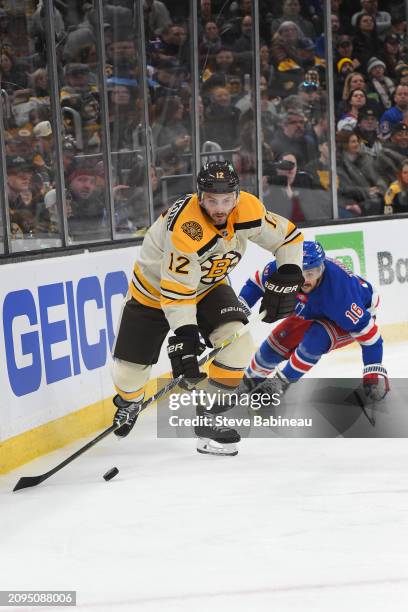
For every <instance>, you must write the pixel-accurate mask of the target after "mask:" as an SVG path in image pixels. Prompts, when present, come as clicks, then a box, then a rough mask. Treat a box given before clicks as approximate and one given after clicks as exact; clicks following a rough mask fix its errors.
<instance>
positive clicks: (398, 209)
mask: <svg viewBox="0 0 408 612" xmlns="http://www.w3.org/2000/svg"><path fill="white" fill-rule="evenodd" d="M397 177H398V178H397V180H396V181H394V182H393V183H391V185H390V186H389V187H388V189H387V191H386V192H385V196H384V202H385V206H384V214H385V215H394V214H398V213H407V212H408V159H403V160H402V162H401V167H400V170H399V172H398V175H397Z"/></svg>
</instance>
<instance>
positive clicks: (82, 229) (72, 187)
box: [66, 161, 109, 240]
mask: <svg viewBox="0 0 408 612" xmlns="http://www.w3.org/2000/svg"><path fill="white" fill-rule="evenodd" d="M67 185H68V189H67V194H66V200H67V216H68V233H69V235H70V237H71V238H72V240H98V239H99V240H101V239H108V238H109V224H108V221H107V213H106V207H105V202H104V200H103V199H102V197H101V195H100V194H99V193H98V190H97V168H96V166H95V164H92V163H85V162H84V161H78V162H77V163H75V164H74V165H73V166H72V167H71V168H70V169H69V174H68V176H67Z"/></svg>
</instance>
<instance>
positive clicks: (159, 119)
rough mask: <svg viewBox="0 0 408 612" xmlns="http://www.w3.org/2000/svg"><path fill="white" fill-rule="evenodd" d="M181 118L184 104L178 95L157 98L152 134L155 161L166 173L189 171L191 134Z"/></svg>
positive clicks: (182, 117)
mask: <svg viewBox="0 0 408 612" xmlns="http://www.w3.org/2000/svg"><path fill="white" fill-rule="evenodd" d="M183 120H184V105H183V103H182V101H181V99H180V98H179V97H177V96H171V97H168V98H164V97H163V98H159V99H158V100H157V104H156V121H155V122H154V123H153V125H152V135H153V142H154V147H155V154H156V159H157V163H158V165H160V167H161V168H162V169H163V172H164V174H166V175H174V174H186V173H188V172H189V171H190V155H188V154H190V153H191V136H190V134H189V132H188V130H187V128H186V126H185V124H184V121H183Z"/></svg>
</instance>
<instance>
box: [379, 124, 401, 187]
mask: <svg viewBox="0 0 408 612" xmlns="http://www.w3.org/2000/svg"><path fill="white" fill-rule="evenodd" d="M407 157H408V125H406V124H405V123H395V124H393V125H392V128H391V135H390V138H389V140H387V141H385V142H384V144H383V146H382V150H381V151H380V152H379V153H378V155H377V160H376V163H375V169H376V172H377V178H378V184H379V185H380V186H381V188H382V189H384V190H385V189H387V187H388V186H389V185H390V184H391V183H393V182H394V181H395V180H396V178H397V175H398V172H399V169H400V167H401V162H402V161H403V160H404V159H405V158H407Z"/></svg>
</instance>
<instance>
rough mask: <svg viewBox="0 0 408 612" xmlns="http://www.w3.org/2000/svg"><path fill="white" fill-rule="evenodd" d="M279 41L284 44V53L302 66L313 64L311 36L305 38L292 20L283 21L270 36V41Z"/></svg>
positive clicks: (307, 66) (306, 66)
mask: <svg viewBox="0 0 408 612" xmlns="http://www.w3.org/2000/svg"><path fill="white" fill-rule="evenodd" d="M275 42H280V43H282V44H283V45H284V46H285V49H286V53H287V55H288V57H290V58H291V59H292V60H293V61H295V62H296V63H297V64H299V65H300V66H302V67H303V68H310V67H311V66H313V65H314V44H313V41H312V39H311V38H306V37H305V36H304V34H303V32H302V31H301V30H300V28H299V26H297V25H296V24H295V23H294V22H293V21H283V22H282V24H281V25H280V26H279V28H278V30H277V31H276V33H275V34H274V35H273V37H272V43H275Z"/></svg>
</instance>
